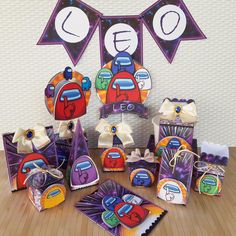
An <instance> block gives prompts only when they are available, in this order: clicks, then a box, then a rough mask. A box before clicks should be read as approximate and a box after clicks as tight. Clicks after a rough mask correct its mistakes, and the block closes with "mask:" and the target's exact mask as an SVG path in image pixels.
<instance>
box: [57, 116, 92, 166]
mask: <svg viewBox="0 0 236 236" xmlns="http://www.w3.org/2000/svg"><path fill="white" fill-rule="evenodd" d="M76 124H77V119H74V120H68V121H61V122H60V124H59V129H58V133H57V134H56V135H55V136H56V138H55V140H56V148H57V158H58V164H59V166H61V168H62V169H66V168H67V164H68V159H69V156H70V150H71V145H72V138H73V136H74V132H75V128H76ZM84 136H85V139H86V142H87V144H88V139H87V135H86V133H85V132H84Z"/></svg>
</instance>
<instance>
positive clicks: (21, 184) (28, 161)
mask: <svg viewBox="0 0 236 236" xmlns="http://www.w3.org/2000/svg"><path fill="white" fill-rule="evenodd" d="M54 138H55V136H54V131H53V127H52V126H48V127H46V128H45V127H44V126H42V125H36V126H35V127H34V128H30V129H27V130H24V129H21V128H19V129H17V131H16V132H15V133H6V134H3V144H4V150H5V156H6V161H7V167H8V175H9V180H10V185H11V191H16V190H20V189H24V188H26V185H25V179H26V175H27V173H29V172H30V171H31V170H32V169H34V168H35V164H36V165H37V166H39V167H41V166H44V165H52V166H58V160H57V154H56V146H55V140H54Z"/></svg>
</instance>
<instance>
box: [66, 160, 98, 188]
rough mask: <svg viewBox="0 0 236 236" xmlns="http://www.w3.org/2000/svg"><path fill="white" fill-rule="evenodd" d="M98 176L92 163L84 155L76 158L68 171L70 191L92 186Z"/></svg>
mask: <svg viewBox="0 0 236 236" xmlns="http://www.w3.org/2000/svg"><path fill="white" fill-rule="evenodd" d="M98 180H99V175H98V170H97V167H96V165H95V163H94V161H93V160H92V159H91V158H90V157H89V156H86V155H83V156H80V157H79V158H77V159H76V160H75V161H74V163H73V165H72V168H71V171H70V185H71V188H72V190H75V189H79V188H83V187H87V186H90V185H94V184H96V183H97V182H98Z"/></svg>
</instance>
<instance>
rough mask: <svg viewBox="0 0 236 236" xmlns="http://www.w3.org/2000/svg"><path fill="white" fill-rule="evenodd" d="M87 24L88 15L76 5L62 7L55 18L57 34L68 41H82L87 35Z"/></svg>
mask: <svg viewBox="0 0 236 236" xmlns="http://www.w3.org/2000/svg"><path fill="white" fill-rule="evenodd" d="M89 25H90V24H89V19H88V16H87V15H86V14H85V13H84V12H83V11H82V10H81V9H79V8H77V7H66V8H63V9H62V10H61V11H60V12H59V13H58V14H57V16H56V19H55V29H56V31H57V34H58V35H59V36H60V38H61V39H63V40H64V41H66V42H68V43H78V42H80V41H82V40H83V39H84V38H85V37H86V36H87V35H88V32H89Z"/></svg>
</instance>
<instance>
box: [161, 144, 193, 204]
mask: <svg viewBox="0 0 236 236" xmlns="http://www.w3.org/2000/svg"><path fill="white" fill-rule="evenodd" d="M194 155H196V154H194V153H193V152H190V151H189V150H188V149H186V147H183V146H181V147H180V148H179V149H177V150H176V149H168V148H164V149H163V152H162V159H161V166H160V170H159V175H158V184H157V196H158V197H159V198H161V199H163V200H165V201H167V202H169V203H174V204H183V205H186V204H187V202H188V198H189V194H190V187H191V180H192V172H193V164H194Z"/></svg>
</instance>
